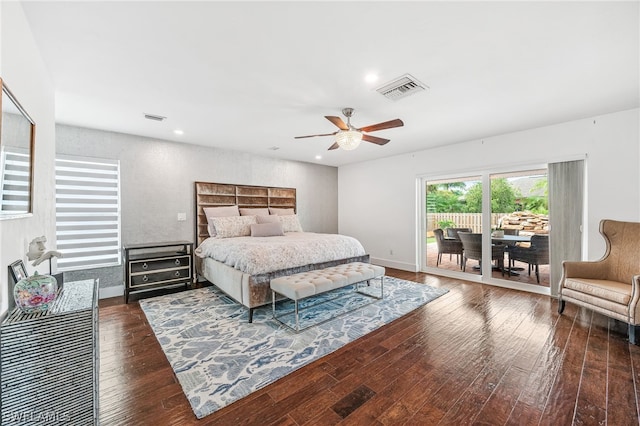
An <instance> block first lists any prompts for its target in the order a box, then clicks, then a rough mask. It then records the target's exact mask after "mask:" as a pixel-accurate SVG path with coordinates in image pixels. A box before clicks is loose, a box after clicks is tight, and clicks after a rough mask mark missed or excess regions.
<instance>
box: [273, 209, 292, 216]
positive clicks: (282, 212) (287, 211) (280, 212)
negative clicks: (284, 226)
mask: <svg viewBox="0 0 640 426" xmlns="http://www.w3.org/2000/svg"><path fill="white" fill-rule="evenodd" d="M269 213H271V214H277V215H278V216H291V215H294V214H296V212H295V211H293V209H278V208H275V207H269Z"/></svg>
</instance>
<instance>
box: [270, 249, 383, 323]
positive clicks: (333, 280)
mask: <svg viewBox="0 0 640 426" xmlns="http://www.w3.org/2000/svg"><path fill="white" fill-rule="evenodd" d="M384 273H385V269H384V268H383V267H382V266H377V265H372V264H370V263H363V262H352V263H345V264H343V265H336V266H331V267H329V268H324V269H318V270H315V271H308V272H300V273H298V274H293V275H287V276H284V277H278V278H274V279H272V280H271V283H270V285H271V292H272V296H273V302H272V310H273V318H274V319H276V320H278V321H280V322H281V323H283V324H285V325H287V326H289V325H288V324H286V323H285V322H283V321H281V320H280V317H278V316H277V315H276V293H277V294H280V295H282V296H284V297H286V298H288V299H291V300H293V302H294V313H295V320H296V326H295V328H294V330H295V331H300V321H299V310H298V302H299V301H300V300H302V299H304V298H306V297H310V296H315V295H319V294H322V293H325V292H328V291H331V290H335V289H338V288H342V287H346V286H349V285H353V284H355V285H356V287H355V290H356V291H358V292H360V291H359V284H360V283H363V282H366V283H367V284H368V283H369V281H370V280H372V279H376V278H380V297H378V296H373V295H372V294H370V293H365V292H360V293H362V294H364V295H366V296H370V297H375V298H376V299H382V298H384ZM291 328H293V327H291Z"/></svg>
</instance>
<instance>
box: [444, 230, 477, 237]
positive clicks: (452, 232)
mask: <svg viewBox="0 0 640 426" xmlns="http://www.w3.org/2000/svg"><path fill="white" fill-rule="evenodd" d="M445 231H446V232H447V238H454V239H456V240H459V239H460V237H458V232H473V230H472V229H471V228H447V229H445Z"/></svg>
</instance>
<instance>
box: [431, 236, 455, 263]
mask: <svg viewBox="0 0 640 426" xmlns="http://www.w3.org/2000/svg"><path fill="white" fill-rule="evenodd" d="M433 235H434V236H435V237H436V243H437V244H438V257H437V258H436V266H438V265H439V264H440V262H442V253H448V254H449V255H451V254H455V255H456V256H458V257H457V259H458V260H457V261H456V263H458V262H459V261H460V260H461V258H462V243H461V242H460V241H458V240H448V239H445V238H444V232H443V231H442V229H439V228H438V229H434V230H433ZM460 267H462V265H460Z"/></svg>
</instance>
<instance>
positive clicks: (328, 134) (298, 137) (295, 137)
mask: <svg viewBox="0 0 640 426" xmlns="http://www.w3.org/2000/svg"><path fill="white" fill-rule="evenodd" d="M336 133H338V132H333V133H323V134H320V135H307V136H294V139H303V138H313V137H316V136H333V135H335V134H336Z"/></svg>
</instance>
